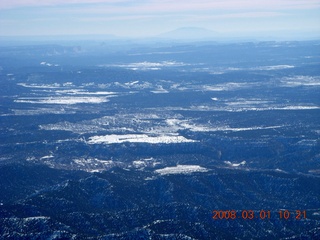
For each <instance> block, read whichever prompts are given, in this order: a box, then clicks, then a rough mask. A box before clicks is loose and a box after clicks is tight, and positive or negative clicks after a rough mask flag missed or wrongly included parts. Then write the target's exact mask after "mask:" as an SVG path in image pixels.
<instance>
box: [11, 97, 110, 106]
mask: <svg viewBox="0 0 320 240" xmlns="http://www.w3.org/2000/svg"><path fill="white" fill-rule="evenodd" d="M14 101H15V102H18V103H36V104H68V105H69V104H78V103H104V102H108V101H109V100H108V99H107V97H56V96H55V97H48V98H30V99H27V98H20V99H18V100H14Z"/></svg>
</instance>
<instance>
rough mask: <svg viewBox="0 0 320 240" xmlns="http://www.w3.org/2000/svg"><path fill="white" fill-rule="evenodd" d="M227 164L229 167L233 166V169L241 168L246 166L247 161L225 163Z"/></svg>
mask: <svg viewBox="0 0 320 240" xmlns="http://www.w3.org/2000/svg"><path fill="white" fill-rule="evenodd" d="M224 163H225V164H228V165H229V166H231V167H239V166H244V165H246V163H247V162H246V161H242V162H240V163H232V162H230V161H225V162H224Z"/></svg>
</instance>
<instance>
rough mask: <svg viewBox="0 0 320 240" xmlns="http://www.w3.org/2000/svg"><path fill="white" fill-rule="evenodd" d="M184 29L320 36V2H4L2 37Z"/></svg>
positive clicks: (0, 21) (135, 34)
mask: <svg viewBox="0 0 320 240" xmlns="http://www.w3.org/2000/svg"><path fill="white" fill-rule="evenodd" d="M182 27H199V28H205V29H208V30H211V31H215V32H217V33H220V34H222V35H223V34H224V35H228V36H233V35H234V36H254V35H256V36H257V35H259V34H260V35H261V34H262V35H270V36H277V35H278V36H279V35H281V36H285V35H290V36H291V37H295V36H305V37H308V36H312V35H317V36H320V0H173V1H172V0H1V1H0V37H3V36H43V35H50V36H51V35H95V34H97V35H108V34H112V35H116V36H120V37H134V38H140V37H141V38H144V37H151V36H156V35H158V34H161V33H164V32H167V31H171V30H174V29H177V28H182Z"/></svg>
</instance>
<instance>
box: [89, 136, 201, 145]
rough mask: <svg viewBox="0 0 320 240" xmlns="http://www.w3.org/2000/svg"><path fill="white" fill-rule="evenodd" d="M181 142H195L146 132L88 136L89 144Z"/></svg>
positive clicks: (180, 137) (179, 137)
mask: <svg viewBox="0 0 320 240" xmlns="http://www.w3.org/2000/svg"><path fill="white" fill-rule="evenodd" d="M124 142H132V143H151V144H157V143H165V144H170V143H183V142H196V141H195V140H190V139H187V138H185V137H183V136H179V135H173V134H172V135H159V136H148V135H146V134H124V135H116V134H111V135H106V136H93V137H90V138H89V141H88V143H89V144H112V143H124Z"/></svg>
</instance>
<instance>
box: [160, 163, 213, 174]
mask: <svg viewBox="0 0 320 240" xmlns="http://www.w3.org/2000/svg"><path fill="white" fill-rule="evenodd" d="M208 171H209V170H208V169H206V168H203V167H200V166H198V165H177V166H176V167H166V168H162V169H158V170H155V172H156V173H158V174H160V175H169V174H190V173H194V172H208Z"/></svg>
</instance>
